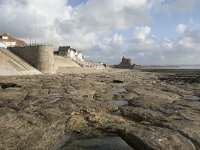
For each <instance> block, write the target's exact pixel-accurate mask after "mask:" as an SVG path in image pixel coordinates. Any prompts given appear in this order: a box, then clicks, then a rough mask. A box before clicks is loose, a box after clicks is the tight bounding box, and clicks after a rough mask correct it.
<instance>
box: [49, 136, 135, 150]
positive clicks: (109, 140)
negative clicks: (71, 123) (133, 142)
mask: <svg viewBox="0 0 200 150" xmlns="http://www.w3.org/2000/svg"><path fill="white" fill-rule="evenodd" d="M51 150H133V148H132V147H130V146H129V145H128V144H127V143H126V142H125V141H124V140H122V138H120V137H118V136H108V135H101V136H85V135H80V134H74V135H71V136H66V137H65V138H64V139H63V140H62V141H61V142H60V143H59V144H57V145H56V146H54V147H53V148H52V149H51Z"/></svg>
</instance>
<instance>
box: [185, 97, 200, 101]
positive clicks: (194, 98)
mask: <svg viewBox="0 0 200 150" xmlns="http://www.w3.org/2000/svg"><path fill="white" fill-rule="evenodd" d="M186 99H188V100H193V101H200V98H199V97H197V96H192V97H189V98H186Z"/></svg>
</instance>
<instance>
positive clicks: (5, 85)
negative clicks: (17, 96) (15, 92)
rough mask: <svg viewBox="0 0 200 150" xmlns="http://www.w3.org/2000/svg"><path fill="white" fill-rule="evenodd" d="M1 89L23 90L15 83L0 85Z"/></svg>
mask: <svg viewBox="0 0 200 150" xmlns="http://www.w3.org/2000/svg"><path fill="white" fill-rule="evenodd" d="M0 87H1V88H2V89H8V88H21V87H22V86H21V85H18V84H15V83H0Z"/></svg>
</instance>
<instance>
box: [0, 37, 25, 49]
mask: <svg viewBox="0 0 200 150" xmlns="http://www.w3.org/2000/svg"><path fill="white" fill-rule="evenodd" d="M16 46H19V47H23V46H27V44H26V43H25V42H24V41H22V40H19V39H16V38H14V37H12V36H11V35H10V34H9V33H3V34H2V35H0V47H3V48H7V47H16Z"/></svg>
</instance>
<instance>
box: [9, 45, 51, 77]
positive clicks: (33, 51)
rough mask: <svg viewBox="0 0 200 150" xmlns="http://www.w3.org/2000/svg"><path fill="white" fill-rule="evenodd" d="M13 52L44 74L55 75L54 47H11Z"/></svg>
mask: <svg viewBox="0 0 200 150" xmlns="http://www.w3.org/2000/svg"><path fill="white" fill-rule="evenodd" d="M9 49H10V51H11V52H13V53H14V54H16V55H18V56H19V57H21V58H22V59H24V60H25V61H27V62H28V63H29V64H31V65H32V66H33V67H35V68H37V69H38V70H40V71H41V72H42V73H54V72H55V68H54V66H55V62H54V56H53V46H51V45H36V46H25V47H11V48H9Z"/></svg>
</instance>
